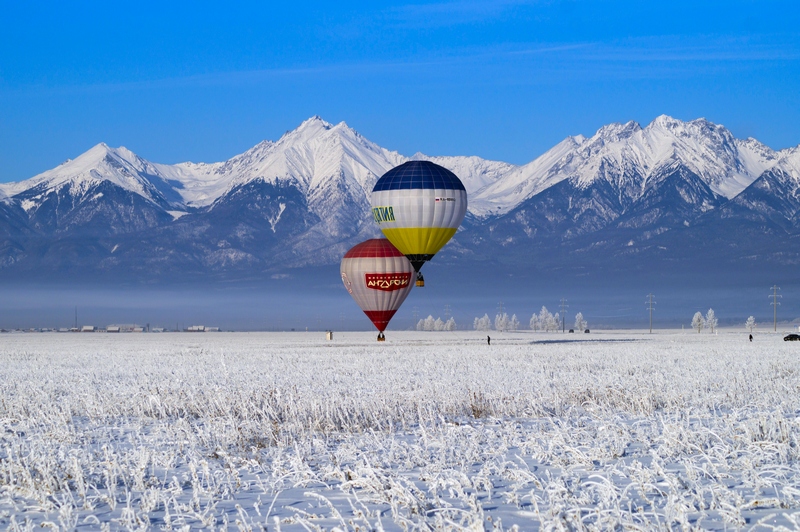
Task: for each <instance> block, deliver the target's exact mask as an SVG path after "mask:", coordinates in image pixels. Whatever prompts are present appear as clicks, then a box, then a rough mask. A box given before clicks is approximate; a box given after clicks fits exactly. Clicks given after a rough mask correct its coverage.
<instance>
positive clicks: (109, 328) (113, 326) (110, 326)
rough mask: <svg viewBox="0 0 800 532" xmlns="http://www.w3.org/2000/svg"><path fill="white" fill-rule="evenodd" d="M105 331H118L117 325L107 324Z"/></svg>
mask: <svg viewBox="0 0 800 532" xmlns="http://www.w3.org/2000/svg"><path fill="white" fill-rule="evenodd" d="M106 332H110V333H118V332H119V325H109V326H108V327H106Z"/></svg>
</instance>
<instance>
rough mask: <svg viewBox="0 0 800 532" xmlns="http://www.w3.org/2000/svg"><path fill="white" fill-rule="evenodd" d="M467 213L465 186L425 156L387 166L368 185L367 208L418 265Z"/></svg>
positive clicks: (421, 281)
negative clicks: (370, 206) (369, 198)
mask: <svg viewBox="0 0 800 532" xmlns="http://www.w3.org/2000/svg"><path fill="white" fill-rule="evenodd" d="M466 213H467V190H466V189H465V188H464V184H463V183H462V182H461V180H460V179H459V178H458V176H456V175H455V174H454V173H453V172H451V171H450V170H448V169H447V168H443V167H441V166H439V165H438V164H434V163H432V162H430V161H409V162H407V163H404V164H401V165H400V166H396V167H395V168H392V169H391V170H389V171H388V172H386V173H385V174H383V176H381V178H380V179H378V182H377V183H375V188H373V189H372V214H373V217H374V218H375V222H377V223H378V224H379V225H380V228H381V231H382V232H383V234H384V236H385V237H386V238H387V239H389V241H390V242H391V243H392V244H394V246H395V247H396V248H397V249H398V250H400V252H401V253H402V254H403V255H405V256H406V257H408V260H410V261H411V264H413V265H414V270H415V271H416V272H417V283H416V284H417V286H425V281H424V279H423V277H422V274H421V273H420V268H421V267H422V265H423V264H424V263H425V262H426V261H429V260H431V258H433V256H434V255H435V254H436V253H437V252H438V251H439V250H440V249H442V247H444V245H445V244H447V242H448V241H449V240H450V239H451V238H452V237H453V235H454V234H456V230H458V226H460V225H461V221H462V220H463V219H464V215H465V214H466Z"/></svg>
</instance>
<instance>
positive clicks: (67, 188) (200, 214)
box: [0, 116, 800, 279]
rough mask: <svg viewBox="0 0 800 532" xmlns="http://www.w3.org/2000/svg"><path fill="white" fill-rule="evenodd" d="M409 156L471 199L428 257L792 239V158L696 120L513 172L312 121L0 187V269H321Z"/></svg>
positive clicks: (606, 251)
mask: <svg viewBox="0 0 800 532" xmlns="http://www.w3.org/2000/svg"><path fill="white" fill-rule="evenodd" d="M410 159H427V160H431V161H433V162H436V163H437V164H440V165H442V166H445V167H447V168H449V169H450V170H452V171H454V172H455V173H456V174H457V175H459V176H460V177H461V178H462V181H463V182H464V184H465V186H466V188H467V191H468V193H469V203H470V206H469V216H468V218H467V220H466V221H465V224H464V226H463V229H462V231H460V232H459V233H458V235H457V236H456V237H455V239H454V241H453V243H452V244H451V245H449V246H447V247H446V248H445V250H444V251H443V253H442V259H441V260H444V261H447V260H456V259H459V258H463V257H472V258H476V259H482V260H493V261H499V262H506V263H508V264H512V265H513V264H524V263H526V262H529V261H530V259H532V258H535V257H537V256H542V255H543V254H545V253H546V254H548V256H549V257H550V258H549V261H550V263H551V264H552V265H554V267H556V266H557V265H558V264H559V263H569V262H570V261H573V262H574V261H575V260H579V261H589V262H591V261H592V260H593V257H594V256H595V255H597V256H601V257H602V258H603V259H604V260H610V259H609V258H611V259H614V258H616V259H614V260H629V259H630V258H631V257H634V256H636V255H637V254H641V253H645V254H647V253H650V254H652V253H656V254H659V255H660V256H665V255H666V256H670V254H671V253H673V250H675V249H677V248H679V247H680V245H681V244H680V243H681V242H683V241H686V242H691V241H693V239H694V240H696V238H697V237H696V235H694V236H693V235H692V233H693V231H695V228H697V227H713V228H715V229H714V230H715V231H716V232H715V233H714V238H715V239H716V241H718V242H720V243H721V245H722V247H723V251H724V250H725V249H728V248H730V251H731V253H733V255H731V257H729V258H730V259H731V260H736V257H739V256H740V255H741V253H740V252H739V251H736V250H737V249H739V248H738V247H737V246H735V245H734V246H728V245H727V244H725V242H726V240H725V238H726V237H725V233H726V232H728V233H732V234H736V232H737V231H739V230H740V229H742V228H744V229H742V230H744V231H745V233H748V232H749V233H748V234H751V235H753V236H752V238H756V235H759V234H760V233H759V231H761V230H760V229H759V227H761V228H762V229H764V230H765V231H766V232H767V234H770V235H772V240H774V242H773V244H769V243H767V244H764V242H761V243H760V247H759V249H767V250H769V249H770V245H773V246H778V245H779V243H780V242H781V239H784V240H785V239H786V238H790V237H793V236H794V235H795V233H796V232H797V231H798V230H800V229H799V227H800V223H798V212H800V147H798V148H793V149H788V150H782V151H774V150H772V149H770V148H769V147H767V146H765V145H763V144H761V143H760V142H758V141H757V140H755V139H752V138H750V139H744V140H742V139H737V138H735V137H733V135H732V134H731V133H730V132H729V131H728V130H727V129H725V128H724V127H723V126H720V125H716V124H713V123H711V122H708V121H706V120H704V119H698V120H692V121H689V122H683V121H680V120H676V119H673V118H670V117H668V116H660V117H658V118H656V119H655V120H653V122H651V123H650V124H648V125H647V126H646V127H644V128H642V127H641V126H640V125H639V124H637V123H635V122H627V123H625V124H609V125H607V126H604V127H602V128H600V129H599V130H598V131H597V132H596V133H595V134H594V135H592V136H591V137H584V136H582V135H577V136H573V137H568V138H566V139H564V140H563V141H562V142H560V143H559V144H557V145H556V146H554V147H553V148H551V149H550V150H548V151H547V152H546V153H544V154H542V155H541V156H540V157H537V158H536V159H534V160H533V161H531V162H530V163H528V164H526V165H522V166H517V165H512V164H509V163H504V162H500V161H489V160H485V159H481V158H479V157H474V156H472V157H431V156H427V155H423V154H420V153H417V154H414V155H413V156H411V157H406V156H403V155H401V154H399V153H397V152H395V151H390V150H387V149H385V148H382V147H380V146H378V145H377V144H375V143H373V142H371V141H369V140H367V139H366V138H364V137H363V136H361V135H360V134H359V133H357V132H356V131H355V130H353V129H352V128H350V127H349V126H347V124H345V123H344V122H342V123H339V124H336V125H333V124H330V123H328V122H325V121H324V120H322V119H321V118H320V117H312V118H310V119H308V120H306V121H305V122H303V123H302V124H301V125H300V126H299V127H298V128H296V129H295V130H292V131H289V132H287V133H286V134H285V135H283V136H282V137H281V138H280V139H278V140H277V141H275V142H272V141H264V142H261V143H259V144H258V145H256V146H254V147H253V148H251V149H250V150H247V151H246V152H244V153H242V154H240V155H237V156H235V157H233V158H231V159H230V160H228V161H224V162H217V163H180V164H176V165H164V164H158V163H153V162H150V161H147V160H145V159H143V158H141V157H139V156H137V155H136V154H134V153H133V152H131V151H130V150H128V149H126V148H111V147H109V146H107V145H105V144H102V143H101V144H98V145H97V146H95V147H93V148H91V149H90V150H89V151H87V152H85V153H84V154H81V155H80V156H78V157H77V158H75V159H74V160H69V161H66V162H65V163H63V164H61V165H59V166H58V167H56V168H54V169H52V170H48V171H47V172H43V173H42V174H39V175H37V176H34V177H33V178H31V179H28V180H25V181H21V182H18V183H9V184H3V185H0V246H1V250H2V260H0V269H5V270H6V272H7V273H9V274H13V273H15V272H16V273H19V274H20V275H24V274H29V273H33V272H40V273H47V272H50V274H52V273H57V274H61V275H67V276H69V275H74V273H75V272H78V271H80V272H101V273H103V272H106V273H111V272H127V273H131V272H133V273H135V275H136V276H137V277H139V278H145V279H146V278H148V277H154V278H158V277H160V276H169V275H179V276H180V275H198V276H203V275H208V274H213V275H214V276H217V277H218V278H220V279H226V278H242V277H253V276H254V277H258V276H263V275H267V274H270V275H271V274H272V273H274V272H275V271H277V270H278V269H285V268H296V267H302V266H308V265H320V264H334V263H337V262H338V260H339V259H340V258H341V255H342V253H343V252H344V250H346V249H347V248H348V247H349V246H351V245H353V244H354V243H356V242H358V241H359V240H362V239H364V238H368V237H371V236H375V235H376V234H378V231H377V228H376V227H375V226H374V224H373V223H372V222H371V219H370V217H369V194H370V192H371V190H372V187H373V185H374V183H375V181H376V180H377V178H378V177H380V175H382V174H383V173H384V172H386V171H387V170H389V169H390V168H392V167H394V166H397V165H398V164H401V163H403V162H405V161H407V160H410ZM759 224H760V225H759ZM767 226H768V230H767V229H765V228H766V227H767ZM763 232H764V231H761V233H763ZM720 239H721V240H720ZM767 240H769V238H768V239H767ZM694 245H700V244H694ZM765 246H766V247H765ZM681 253H683V252H681ZM737 253H738V254H739V255H737ZM723 255H724V253H723ZM773 255H774V254H773ZM782 257H783V258H781V259H780V260H783V261H791V260H795V258H794V257H795V255H794V254H793V253H789V255H786V254H784V255H782ZM271 272H272V273H271Z"/></svg>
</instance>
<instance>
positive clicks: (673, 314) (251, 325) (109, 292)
mask: <svg viewBox="0 0 800 532" xmlns="http://www.w3.org/2000/svg"><path fill="white" fill-rule="evenodd" d="M425 274H426V286H425V287H424V288H414V289H413V290H412V292H411V294H410V295H409V297H408V299H407V300H406V302H405V303H404V305H403V307H402V308H401V309H400V310H399V311H398V313H397V314H396V316H395V317H394V319H393V320H392V322H391V323H390V325H389V329H388V330H389V331H392V330H406V329H410V328H413V327H414V325H415V323H414V316H415V311H416V316H417V319H422V318H425V317H427V316H428V315H432V316H433V317H434V318H437V317H441V318H442V319H446V318H445V313H446V310H445V306H446V305H449V311H450V315H452V316H453V317H454V318H455V320H456V324H457V327H458V328H459V329H460V330H472V328H473V327H472V324H473V320H474V318H476V317H480V316H483V315H484V314H488V315H489V316H490V317H491V318H492V319H494V316H495V315H496V314H497V313H498V312H499V311H500V307H499V304H500V303H502V309H503V312H506V313H508V315H509V316H511V315H512V314H516V315H517V318H518V319H519V321H520V323H521V328H523V329H527V328H528V321H529V320H530V317H531V315H532V314H533V313H538V312H539V311H540V309H541V308H542V306H546V307H547V308H548V310H550V311H551V312H554V313H555V312H557V311H559V310H560V307H559V305H560V300H561V298H566V299H567V305H568V306H569V307H568V309H567V318H566V325H567V328H570V327H571V326H572V324H573V320H574V316H575V314H576V313H577V312H581V313H583V315H584V317H585V318H586V319H587V321H588V322H589V327H590V328H593V329H598V328H647V327H648V326H649V314H648V312H647V309H646V305H645V300H646V296H647V294H649V293H653V294H654V295H655V298H654V299H655V301H656V305H655V311H654V313H653V319H654V324H655V326H656V327H657V328H678V329H680V328H681V327H682V326H685V328H687V329H688V328H690V321H691V318H692V315H693V314H694V313H695V312H696V311H701V312H703V313H705V312H706V311H707V310H708V309H709V308H713V309H714V311H715V312H716V314H717V317H718V318H719V320H720V326H723V327H741V328H742V331H744V322H745V320H746V319H747V317H748V316H751V315H752V316H755V318H756V321H757V322H758V323H759V326H760V328H761V329H766V327H767V325H769V328H770V329H771V328H772V318H773V316H772V307H771V299H770V298H769V297H768V296H769V294H770V293H771V291H770V287H771V286H772V285H773V284H775V283H777V284H778V286H779V287H780V288H781V290H780V292H779V295H781V296H783V297H782V298H780V299H779V302H780V306H779V307H778V321H779V325H780V326H781V327H783V328H787V327H790V324H789V322H792V321H794V320H796V319H797V318H800V283H798V282H797V281H794V282H791V277H789V276H788V275H786V274H785V273H784V274H783V275H782V276H779V275H775V277H776V278H777V280H776V281H771V280H770V277H771V276H770V275H769V274H768V273H767V274H763V273H762V274H759V275H753V276H748V275H742V274H741V272H731V271H729V270H725V269H719V270H718V269H716V268H713V267H710V268H709V269H708V270H706V271H701V272H696V273H695V272H684V271H676V272H674V273H673V274H672V277H670V276H669V274H668V273H667V272H663V271H662V273H660V274H659V275H650V274H648V273H647V272H642V271H639V272H636V271H633V272H631V271H627V272H620V273H619V275H618V276H616V278H615V277H614V276H613V275H612V274H605V273H603V274H592V273H591V272H588V273H585V274H580V275H576V274H575V273H574V272H569V271H567V272H565V273H564V274H563V275H560V274H553V273H540V272H537V271H535V270H534V269H532V271H531V273H530V274H529V275H524V273H523V274H520V272H519V271H518V270H517V271H516V272H513V273H512V272H508V271H505V272H504V271H503V270H502V269H501V268H495V267H494V266H491V265H490V266H487V267H486V268H482V267H481V265H480V264H479V265H477V266H475V265H472V264H469V262H468V261H462V262H460V263H454V264H447V263H438V262H437V261H433V262H431V263H430V264H429V265H427V266H426V271H425ZM276 277H278V278H276V279H269V280H268V281H263V282H252V283H245V282H239V283H219V282H208V283H202V282H192V283H169V284H166V283H165V284H163V285H160V284H152V285H144V286H141V285H137V284H131V285H128V286H126V284H125V282H124V279H123V280H121V281H120V283H118V284H114V283H108V282H103V283H97V284H86V283H80V284H75V285H70V284H65V283H53V284H47V283H45V282H42V283H22V284H16V283H15V284H14V285H11V284H9V283H6V284H2V285H0V298H1V299H2V301H3V304H2V305H0V328H3V329H16V328H31V327H35V328H41V327H49V328H59V327H71V326H73V325H74V324H75V323H74V321H75V307H77V310H78V322H79V323H78V326H81V325H95V326H98V327H105V326H106V325H109V324H113V323H136V324H140V325H146V324H148V323H149V324H150V325H151V327H164V328H167V329H174V328H176V326H177V327H179V328H181V329H183V328H185V327H187V326H189V325H207V326H218V327H221V328H222V329H224V330H243V331H278V330H283V331H289V330H291V329H295V330H297V331H304V330H306V328H308V330H309V331H315V330H327V329H332V330H353V331H359V330H361V331H367V330H372V325H371V323H370V322H369V320H368V319H367V318H366V316H364V314H363V313H362V312H361V310H360V309H359V308H358V307H357V306H356V304H355V303H354V302H353V300H352V299H351V298H350V296H349V294H348V293H347V291H346V290H345V289H344V287H343V286H342V283H341V280H340V275H339V270H338V267H336V266H330V267H321V268H314V269H307V270H294V271H287V272H286V273H285V274H280V275H277V276H276ZM781 277H782V279H784V280H789V282H783V281H782V280H781ZM748 279H749V280H748Z"/></svg>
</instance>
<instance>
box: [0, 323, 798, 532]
mask: <svg viewBox="0 0 800 532" xmlns="http://www.w3.org/2000/svg"><path fill="white" fill-rule="evenodd" d="M387 338H388V341H387V342H386V343H385V344H378V343H376V342H375V341H374V335H373V334H369V333H337V334H336V340H335V341H333V342H326V341H325V340H324V335H323V333H313V334H312V333H286V334H278V333H272V334H269V333H264V334H257V333H251V334H245V333H242V334H239V333H236V334H234V333H228V334H226V333H220V334H198V335H192V334H150V335H134V334H128V335H111V334H16V335H12V334H6V335H2V336H0V528H3V529H6V528H8V529H10V530H22V529H33V528H35V527H39V526H40V525H45V526H52V527H58V528H67V529H69V528H73V527H78V528H86V529H97V528H101V527H102V528H108V527H110V528H111V529H145V528H157V527H160V528H163V529H183V528H186V527H191V528H203V527H209V528H210V527H214V528H217V529H220V528H234V529H236V528H237V527H238V528H241V529H256V530H257V529H261V528H264V529H270V530H278V529H281V530H318V529H325V530H333V529H340V530H380V529H386V530H402V529H424V530H428V529H462V528H464V529H469V530H475V529H478V530H480V529H493V528H495V529H503V530H508V529H512V528H514V527H515V526H517V527H518V528H519V529H520V530H531V529H537V528H543V529H584V528H585V529H598V530H606V529H609V528H614V527H619V528H628V529H653V528H667V527H670V528H692V527H697V528H704V529H705V528H716V529H724V528H729V529H730V528H739V527H743V528H750V527H753V526H756V528H762V529H771V528H776V527H778V528H780V527H784V528H786V529H795V528H798V527H800V461H798V458H799V453H800V447H799V446H798V445H799V444H800V441H799V440H800V420H799V418H798V416H800V344H797V343H796V342H783V341H782V337H781V336H780V335H767V334H764V335H758V336H757V337H756V340H755V341H754V342H753V343H749V342H747V340H746V333H743V332H739V331H737V332H736V333H725V332H723V333H720V334H718V335H710V334H707V333H706V334H697V333H695V332H688V331H687V332H685V333H681V332H675V333H660V334H654V335H649V334H643V333H639V332H630V333H625V332H615V333H592V334H591V335H583V334H580V335H564V334H550V333H548V334H544V333H530V332H528V333H516V334H496V335H493V338H492V344H493V345H491V346H487V345H485V342H486V338H485V335H482V334H480V333H470V332H414V333H411V332H409V333H398V332H392V333H390V334H388V335H387Z"/></svg>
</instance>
